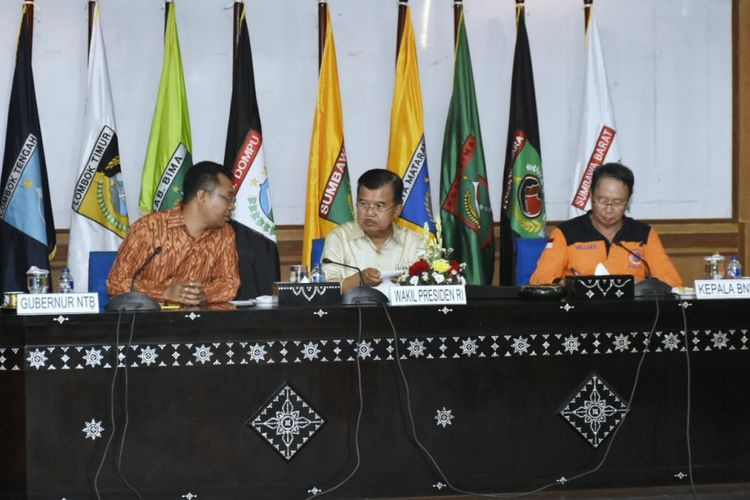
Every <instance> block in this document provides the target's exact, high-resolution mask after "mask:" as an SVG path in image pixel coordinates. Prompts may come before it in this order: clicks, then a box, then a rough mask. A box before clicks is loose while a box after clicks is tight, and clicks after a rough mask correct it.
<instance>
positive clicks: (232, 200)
mask: <svg viewBox="0 0 750 500" xmlns="http://www.w3.org/2000/svg"><path fill="white" fill-rule="evenodd" d="M206 192H207V193H208V194H212V195H214V196H217V197H219V198H224V199H225V200H226V201H227V203H229V204H230V205H231V204H232V203H235V202H236V201H237V197H236V196H235V195H233V194H221V193H217V192H215V191H206Z"/></svg>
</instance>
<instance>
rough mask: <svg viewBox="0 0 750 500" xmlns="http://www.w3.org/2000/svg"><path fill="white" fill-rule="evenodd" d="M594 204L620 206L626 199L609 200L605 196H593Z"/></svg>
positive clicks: (625, 203) (623, 204) (626, 201)
mask: <svg viewBox="0 0 750 500" xmlns="http://www.w3.org/2000/svg"><path fill="white" fill-rule="evenodd" d="M593 201H594V204H596V205H599V206H602V207H612V208H622V207H624V206H625V205H627V204H628V200H610V199H607V198H594V200H593Z"/></svg>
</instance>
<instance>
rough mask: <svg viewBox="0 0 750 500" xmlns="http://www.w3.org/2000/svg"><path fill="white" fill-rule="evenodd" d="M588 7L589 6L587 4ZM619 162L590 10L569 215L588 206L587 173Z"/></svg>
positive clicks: (593, 21) (609, 105) (612, 118)
mask: <svg viewBox="0 0 750 500" xmlns="http://www.w3.org/2000/svg"><path fill="white" fill-rule="evenodd" d="M589 8H591V7H589ZM612 161H620V148H619V146H618V138H617V127H616V126H615V114H614V111H613V110H612V99H611V98H610V96H609V86H608V85H607V72H606V69H605V67H604V54H603V53H602V46H601V43H600V42H599V30H598V29H597V27H596V20H595V19H594V13H593V11H591V12H590V16H589V21H588V26H587V27H586V73H585V82H584V93H583V111H582V114H581V136H580V143H579V148H578V155H577V157H576V171H575V175H574V176H573V193H572V196H571V203H570V207H569V216H570V217H575V216H577V215H581V214H583V213H585V212H586V210H588V209H589V208H591V176H592V174H593V173H594V170H596V168H597V167H598V166H600V165H602V164H604V163H607V162H612Z"/></svg>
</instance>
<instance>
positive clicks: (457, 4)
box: [453, 0, 464, 48]
mask: <svg viewBox="0 0 750 500" xmlns="http://www.w3.org/2000/svg"><path fill="white" fill-rule="evenodd" d="M463 11H464V2H463V0H455V1H454V2H453V47H454V48H455V47H456V44H457V43H458V23H459V21H460V20H461V13H462V12H463Z"/></svg>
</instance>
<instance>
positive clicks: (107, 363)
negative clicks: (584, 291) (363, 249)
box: [0, 299, 750, 500]
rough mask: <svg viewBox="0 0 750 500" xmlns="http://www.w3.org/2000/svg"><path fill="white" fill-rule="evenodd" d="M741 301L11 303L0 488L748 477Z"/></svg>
mask: <svg viewBox="0 0 750 500" xmlns="http://www.w3.org/2000/svg"><path fill="white" fill-rule="evenodd" d="M749 305H750V304H749V303H748V302H747V301H739V300H722V301H696V300H688V301H682V300H672V299H667V300H661V301H659V302H656V301H655V300H654V299H644V300H633V301H623V302H571V303H567V302H564V301H522V300H487V301H478V302H472V303H470V304H468V305H452V306H440V307H438V306H422V307H389V308H388V309H385V308H384V307H380V306H366V307H362V308H358V307H355V306H334V307H324V308H320V307H296V308H285V307H275V308H268V309H261V308H257V307H256V308H245V309H243V308H239V309H236V310H215V309H183V310H178V311H162V312H156V313H153V312H152V313H138V314H135V315H133V314H131V313H124V314H122V315H118V314H100V315H68V316H66V315H58V316H25V317H21V316H16V315H14V314H9V313H7V312H6V313H3V314H0V402H1V404H2V407H1V408H2V410H1V411H0V492H2V493H0V497H1V498H3V499H21V498H23V499H26V498H28V499H55V500H60V499H62V498H65V499H67V500H76V499H88V498H96V491H95V483H96V489H97V491H98V492H99V494H100V495H101V498H108V499H109V498H114V499H118V498H134V496H133V494H132V493H131V491H130V490H129V488H128V485H130V486H132V488H133V489H135V490H137V491H138V492H139V494H140V495H141V496H142V498H144V499H159V500H161V499H170V498H174V499H188V500H192V499H194V498H197V499H199V500H208V499H298V498H299V499H303V498H307V497H310V496H312V495H315V494H319V493H320V492H322V491H325V490H327V489H330V488H332V487H334V486H335V485H337V484H338V483H341V482H342V481H344V480H345V479H346V478H347V476H349V475H350V474H351V473H352V471H354V469H355V467H357V465H358V468H357V469H356V472H355V473H354V474H353V475H352V476H351V477H350V478H349V479H348V480H347V481H344V484H343V485H341V486H340V487H339V488H338V489H336V490H335V491H333V492H330V493H327V494H325V495H323V498H363V497H370V498H372V497H409V496H440V495H452V494H456V491H455V490H453V489H451V487H449V484H450V485H452V486H453V487H455V488H458V489H460V490H463V491H469V492H482V493H487V492H526V491H530V490H535V489H537V488H541V487H543V486H546V485H550V487H549V490H551V491H554V490H566V489H576V490H580V489H589V488H592V489H594V488H614V487H642V486H651V485H664V486H670V485H671V486H680V485H682V486H685V485H688V484H689V481H690V473H691V472H692V474H693V480H694V482H695V483H696V484H697V485H706V484H715V483H737V482H747V481H748V478H750V446H749V444H750V403H749V398H748V383H749V382H750V355H749V354H748V344H749V342H748V330H749V329H750V307H748V306H749ZM224 309H226V308H224ZM657 310H658V318H657ZM386 313H387V314H386ZM388 315H390V319H391V320H392V324H393V327H395V333H394V331H393V330H394V328H392V326H391V323H390V321H389V316H388ZM685 323H686V324H687V329H685V327H684V324H685ZM118 325H119V328H118ZM360 328H361V330H360ZM652 329H653V333H652ZM686 331H687V334H686ZM131 333H132V341H130V342H129V339H130V337H131ZM115 375H116V378H115ZM636 378H637V384H636V383H635V381H636ZM405 381H406V383H405ZM407 384H408V385H407ZM688 385H689V387H690V392H689V393H688ZM407 387H408V392H407ZM360 397H361V400H362V411H361V419H359V420H358V413H359V408H360V403H359V401H360ZM631 398H632V401H630V400H631ZM688 406H689V411H688ZM688 417H689V422H690V424H689V425H690V428H689V433H688V429H687V428H686V425H687V422H688ZM113 419H114V420H113ZM113 422H114V423H113ZM126 425H127V427H126ZM124 430H126V432H125V435H124V436H123V431H124ZM688 434H689V443H690V452H691V454H690V455H689V453H688V452H689V449H688ZM415 437H416V439H415ZM108 443H109V446H108ZM105 451H106V452H107V453H106V457H105ZM428 454H429V456H428ZM430 457H431V458H430ZM433 459H434V463H435V464H437V465H438V466H439V469H440V471H442V473H441V472H438V470H437V468H436V467H435V465H434V463H433ZM602 460H603V464H601V467H600V468H599V469H598V470H596V471H595V472H592V473H590V474H584V473H586V472H587V471H591V470H592V469H594V468H595V467H597V465H599V464H600V463H601V462H602ZM691 465H692V467H691ZM97 471H99V472H98V474H97ZM582 474H583V475H582ZM579 475H582V477H577V476H579Z"/></svg>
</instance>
